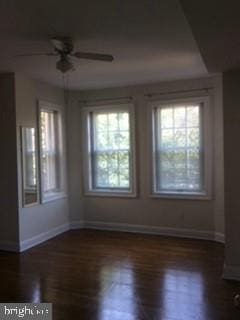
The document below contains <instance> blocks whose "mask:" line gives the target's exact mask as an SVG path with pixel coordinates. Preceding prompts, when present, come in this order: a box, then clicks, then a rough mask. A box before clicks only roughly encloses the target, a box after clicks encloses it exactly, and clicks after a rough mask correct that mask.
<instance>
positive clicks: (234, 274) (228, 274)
mask: <svg viewBox="0 0 240 320" xmlns="http://www.w3.org/2000/svg"><path fill="white" fill-rule="evenodd" d="M223 279H226V280H237V281H240V266H228V265H226V264H225V265H224V270H223Z"/></svg>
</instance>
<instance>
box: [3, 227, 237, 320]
mask: <svg viewBox="0 0 240 320" xmlns="http://www.w3.org/2000/svg"><path fill="white" fill-rule="evenodd" d="M223 253H224V248H223V245H221V244H217V243H214V242H209V241H201V240H190V239H178V238H168V237H161V236H151V235H139V234H129V233H119V232H103V231H91V230H85V231H70V232H67V233H65V234H62V235H61V236H58V237H56V238H54V239H52V240H49V241H47V242H45V243H43V244H42V245H39V246H37V247H35V248H33V249H30V250H28V251H26V252H24V253H22V254H13V253H4V252H1V253H0V276H1V283H0V302H52V303H53V319H54V320H59V319H62V320H68V319H71V320H78V319H83V320H84V319H87V320H143V319H144V320H155V319H162V320H222V319H226V320H234V319H236V320H237V319H240V310H239V309H236V308H235V307H234V304H233V297H234V295H235V293H237V292H238V291H240V290H239V289H240V284H239V283H237V282H230V281H225V280H222V278H221V275H222V266H223Z"/></svg>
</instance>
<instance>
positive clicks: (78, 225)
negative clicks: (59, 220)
mask: <svg viewBox="0 0 240 320" xmlns="http://www.w3.org/2000/svg"><path fill="white" fill-rule="evenodd" d="M84 226H85V223H84V221H83V220H75V221H71V222H70V224H69V227H70V230H77V229H84Z"/></svg>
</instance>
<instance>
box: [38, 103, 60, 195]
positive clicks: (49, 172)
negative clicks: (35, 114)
mask: <svg viewBox="0 0 240 320" xmlns="http://www.w3.org/2000/svg"><path fill="white" fill-rule="evenodd" d="M58 116H59V113H58V112H57V111H53V110H46V109H41V110H40V134H41V171H42V174H41V176H42V192H43V194H50V193H54V192H58V191H59V189H60V186H59V178H58V156H59V147H58V139H57V137H58V134H59V132H58V131H59V130H58ZM44 122H45V124H44Z"/></svg>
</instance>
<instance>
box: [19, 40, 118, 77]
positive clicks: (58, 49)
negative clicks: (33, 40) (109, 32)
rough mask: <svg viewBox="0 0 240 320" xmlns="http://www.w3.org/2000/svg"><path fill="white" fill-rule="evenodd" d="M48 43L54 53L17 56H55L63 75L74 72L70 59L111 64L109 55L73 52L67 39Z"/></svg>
mask: <svg viewBox="0 0 240 320" xmlns="http://www.w3.org/2000/svg"><path fill="white" fill-rule="evenodd" d="M50 41H51V42H52V44H53V47H54V52H49V53H48V52H47V53H33V54H20V55H18V56H24V57H29V56H55V57H59V61H57V63H56V68H57V70H59V71H61V72H62V73H65V72H67V71H70V70H74V65H73V63H72V61H71V57H75V58H78V59H88V60H99V61H106V62H111V61H113V59H114V58H113V56H112V55H110V54H102V53H92V52H81V51H76V52H74V45H73V41H72V39H71V38H69V37H61V38H57V37H56V38H52V39H50Z"/></svg>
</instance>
